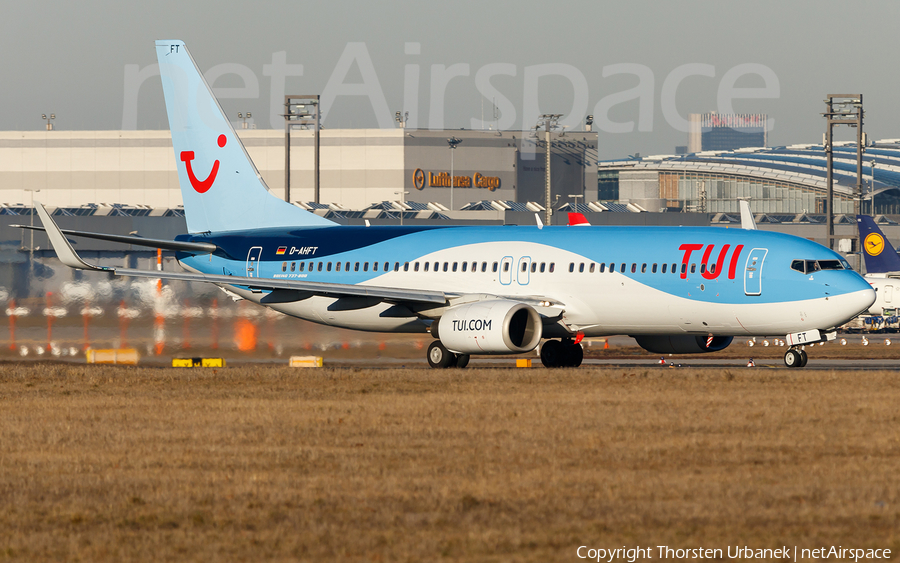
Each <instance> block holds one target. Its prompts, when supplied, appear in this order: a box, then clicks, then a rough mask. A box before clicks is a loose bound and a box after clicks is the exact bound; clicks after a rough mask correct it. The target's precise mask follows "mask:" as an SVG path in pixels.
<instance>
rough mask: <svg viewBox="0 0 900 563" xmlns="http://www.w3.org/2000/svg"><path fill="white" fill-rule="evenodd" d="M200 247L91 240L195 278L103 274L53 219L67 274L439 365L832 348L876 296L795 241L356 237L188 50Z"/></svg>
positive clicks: (418, 230)
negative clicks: (89, 275)
mask: <svg viewBox="0 0 900 563" xmlns="http://www.w3.org/2000/svg"><path fill="white" fill-rule="evenodd" d="M156 51H157V56H158V59H159V67H160V73H161V77H162V84H163V90H164V92H165V99H166V109H167V111H168V116H169V125H170V128H171V132H172V144H173V147H174V150H175V160H176V163H177V166H178V177H179V180H180V183H181V191H182V194H183V197H184V209H185V217H186V220H187V228H188V231H189V233H188V234H185V235H180V236H178V237H176V240H174V241H159V240H154V241H148V240H147V239H142V238H140V237H126V236H121V235H115V236H114V235H104V234H98V233H87V234H86V236H92V237H94V238H101V239H106V240H114V241H119V242H123V241H124V242H129V243H132V244H143V245H145V246H152V247H160V248H164V249H169V250H174V251H176V258H177V260H178V262H179V263H180V264H181V266H182V267H183V268H184V269H185V270H187V272H167V271H164V272H160V271H153V270H147V271H144V270H134V269H126V268H110V267H101V266H96V265H92V264H88V263H87V262H85V261H84V260H82V259H81V258H80V257H79V256H78V255H77V254H76V253H75V251H74V250H73V248H72V246H71V245H70V244H69V241H68V240H67V238H66V237H67V236H78V235H84V234H85V233H79V232H73V231H61V230H60V229H59V228H58V227H57V226H56V224H55V223H54V222H53V220H52V219H51V217H50V216H49V214H48V213H47V211H46V210H45V209H44V208H43V207H41V206H40V205H39V204H37V212H38V214H39V216H40V218H41V221H42V222H43V225H44V228H45V229H46V231H47V234H48V236H49V237H50V240H51V242H52V244H53V247H54V248H55V250H56V252H57V255H58V256H59V258H60V260H61V261H62V262H63V263H64V264H66V265H68V266H71V267H73V268H79V269H84V270H96V271H105V272H112V273H114V274H116V275H122V276H144V277H150V278H160V277H161V278H168V279H179V280H188V281H193V282H210V283H214V284H216V285H219V286H220V287H222V288H225V289H226V290H228V291H230V292H232V293H233V294H236V295H239V296H240V297H242V298H244V299H247V300H249V301H252V302H254V303H258V304H260V305H264V306H266V307H271V308H272V309H275V310H277V311H280V312H282V313H285V314H287V315H291V316H294V317H299V318H301V319H306V320H308V321H312V322H315V323H321V324H325V325H331V326H337V327H344V328H350V329H356V330H365V331H381V332H401V333H426V332H430V333H431V335H432V336H433V337H434V341H433V342H432V343H431V344H430V346H429V347H428V351H427V358H428V362H429V364H430V365H431V366H433V367H440V368H445V367H452V366H456V367H464V366H465V365H466V364H467V363H468V361H469V357H470V355H481V354H518V353H526V352H530V351H533V350H534V349H535V348H536V347H537V346H538V345H540V343H541V341H542V340H543V341H544V342H543V345H542V346H541V354H540V356H541V361H542V363H543V364H544V365H545V366H548V367H564V366H577V365H580V364H581V361H582V356H583V350H582V347H581V345H580V344H579V342H580V341H581V339H582V338H584V337H586V336H587V337H598V336H608V335H618V334H623V335H631V336H633V337H634V338H635V339H636V340H637V342H638V344H639V345H640V346H642V347H643V348H645V349H647V350H649V351H651V352H654V353H660V354H665V353H676V354H677V353H702V352H715V351H718V350H722V349H723V348H725V347H726V346H728V345H729V344H730V343H731V342H732V340H733V339H734V337H736V336H748V337H749V336H763V335H786V336H785V340H786V341H787V342H788V344H789V346H790V348H789V350H788V351H787V353H786V354H785V364H787V365H788V366H792V367H795V366H803V365H805V364H806V361H807V356H806V352H804V351H802V345H805V344H812V343H816V342H821V341H824V340H827V339H832V338H834V335H835V332H834V331H835V327H837V326H839V325H841V324H842V323H844V322H846V321H847V320H849V319H851V318H853V317H854V316H856V315H857V314H859V313H860V312H862V311H865V310H866V309H867V308H868V307H869V305H871V304H872V302H873V301H874V299H875V293H874V291H873V290H872V288H871V287H870V286H869V284H868V283H866V281H865V280H863V278H862V277H861V276H860V275H859V274H857V273H856V272H854V271H853V270H852V269H851V268H850V266H849V265H848V264H847V262H846V261H845V260H843V259H842V258H841V256H840V255H838V254H837V253H835V252H833V251H831V250H829V249H827V248H825V247H823V246H821V245H819V244H816V243H814V242H810V241H808V240H805V239H802V238H798V237H794V236H790V235H786V234H780V233H772V232H763V231H758V230H745V229H724V228H713V227H696V228H693V227H606V226H596V227H595V226H584V227H579V228H574V227H568V226H543V225H540V224H537V225H534V226H483V227H481V226H382V227H378V226H371V227H370V226H359V227H357V226H342V225H338V224H336V223H334V222H332V221H329V220H327V219H325V218H323V217H320V216H318V215H315V214H312V213H309V212H307V211H305V210H303V209H301V208H299V207H297V206H294V205H291V204H289V203H287V202H285V201H282V200H281V199H279V198H277V197H275V196H274V195H273V194H271V193H270V192H269V190H268V187H267V186H266V184H265V182H264V181H263V179H262V177H261V176H260V174H259V172H258V171H257V170H256V168H255V166H254V164H253V162H252V161H251V159H250V157H249V155H248V154H247V152H246V150H245V149H244V147H243V145H242V144H241V141H240V139H239V138H238V136H237V135H236V134H235V132H234V130H233V129H232V126H231V124H230V123H229V121H228V120H227V119H226V117H225V115H224V113H223V112H222V109H221V107H220V106H219V104H218V102H217V100H216V99H215V97H214V95H213V94H212V91H211V90H210V88H209V85H208V84H207V82H206V80H205V79H204V78H203V76H202V74H201V73H200V71H199V70H198V68H197V66H196V65H195V64H194V61H193V59H192V58H191V56H190V54H189V53H188V51H187V49H186V48H185V45H184V43H183V42H181V41H174V40H166V41H157V42H156Z"/></svg>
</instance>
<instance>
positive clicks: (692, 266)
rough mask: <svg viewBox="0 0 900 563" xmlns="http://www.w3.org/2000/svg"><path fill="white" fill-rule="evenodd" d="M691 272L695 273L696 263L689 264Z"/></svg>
mask: <svg viewBox="0 0 900 563" xmlns="http://www.w3.org/2000/svg"><path fill="white" fill-rule="evenodd" d="M691 273H692V274H696V273H697V265H696V264H691Z"/></svg>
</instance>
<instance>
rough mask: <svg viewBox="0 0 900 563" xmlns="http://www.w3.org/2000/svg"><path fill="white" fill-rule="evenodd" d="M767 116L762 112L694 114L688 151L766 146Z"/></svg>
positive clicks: (767, 139)
mask: <svg viewBox="0 0 900 563" xmlns="http://www.w3.org/2000/svg"><path fill="white" fill-rule="evenodd" d="M767 117H768V116H766V115H765V114H763V113H740V114H735V113H730V114H725V113H716V112H711V113H692V114H690V115H689V116H688V124H689V127H690V130H689V131H688V144H687V152H700V151H722V150H725V151H730V150H734V149H743V148H746V147H767V146H769V138H768V128H767V123H768V122H767Z"/></svg>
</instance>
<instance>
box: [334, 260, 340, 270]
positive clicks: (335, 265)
mask: <svg viewBox="0 0 900 563" xmlns="http://www.w3.org/2000/svg"><path fill="white" fill-rule="evenodd" d="M334 271H335V272H340V271H341V263H340V262H335V264H334Z"/></svg>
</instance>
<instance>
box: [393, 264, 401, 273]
mask: <svg viewBox="0 0 900 563" xmlns="http://www.w3.org/2000/svg"><path fill="white" fill-rule="evenodd" d="M394 271H395V272H399V271H400V262H394Z"/></svg>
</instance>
